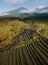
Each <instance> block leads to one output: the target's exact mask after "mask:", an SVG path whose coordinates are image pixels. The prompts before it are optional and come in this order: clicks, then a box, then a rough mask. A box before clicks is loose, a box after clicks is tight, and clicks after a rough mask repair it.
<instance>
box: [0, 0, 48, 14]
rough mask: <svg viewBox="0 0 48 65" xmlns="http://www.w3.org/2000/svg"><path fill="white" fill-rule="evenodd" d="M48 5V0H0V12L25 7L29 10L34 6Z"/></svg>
mask: <svg viewBox="0 0 48 65" xmlns="http://www.w3.org/2000/svg"><path fill="white" fill-rule="evenodd" d="M45 6H46V7H48V0H0V13H3V12H7V11H10V10H14V9H17V8H20V7H25V8H27V9H29V10H33V9H34V8H38V7H39V8H42V7H45Z"/></svg>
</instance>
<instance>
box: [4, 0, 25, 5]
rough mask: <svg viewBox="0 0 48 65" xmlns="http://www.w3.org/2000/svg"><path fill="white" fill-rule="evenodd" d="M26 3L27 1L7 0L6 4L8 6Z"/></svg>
mask: <svg viewBox="0 0 48 65" xmlns="http://www.w3.org/2000/svg"><path fill="white" fill-rule="evenodd" d="M25 1H26V0H5V2H7V3H8V4H22V3H24V2H25Z"/></svg>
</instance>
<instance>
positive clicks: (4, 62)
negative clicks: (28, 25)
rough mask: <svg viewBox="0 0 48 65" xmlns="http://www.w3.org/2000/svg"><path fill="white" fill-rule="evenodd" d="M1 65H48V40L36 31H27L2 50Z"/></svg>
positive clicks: (0, 49)
mask: <svg viewBox="0 0 48 65" xmlns="http://www.w3.org/2000/svg"><path fill="white" fill-rule="evenodd" d="M0 65H48V39H47V38H46V37H45V36H43V35H41V34H38V33H37V31H36V30H29V29H28V30H25V31H24V32H22V33H20V34H18V35H17V36H16V37H14V38H13V39H12V40H11V42H10V45H8V46H5V47H2V48H0Z"/></svg>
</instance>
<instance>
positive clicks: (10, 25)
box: [0, 20, 48, 47]
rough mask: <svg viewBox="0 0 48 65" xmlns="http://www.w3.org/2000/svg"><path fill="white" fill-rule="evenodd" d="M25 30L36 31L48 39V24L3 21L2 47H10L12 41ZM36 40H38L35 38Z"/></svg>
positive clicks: (1, 28)
mask: <svg viewBox="0 0 48 65" xmlns="http://www.w3.org/2000/svg"><path fill="white" fill-rule="evenodd" d="M24 29H30V30H32V29H33V30H34V29H35V30H36V31H37V32H38V33H39V34H42V35H44V36H46V37H48V23H47V24H46V23H40V22H35V23H31V22H30V23H25V22H23V21H18V20H13V21H8V20H7V21H1V22H0V47H3V46H5V45H9V43H10V41H11V40H12V39H13V38H14V37H15V36H17V35H19V34H20V33H22V32H23V31H24ZM34 38H36V37H35V36H34Z"/></svg>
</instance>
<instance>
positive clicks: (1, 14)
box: [0, 13, 9, 16]
mask: <svg viewBox="0 0 48 65" xmlns="http://www.w3.org/2000/svg"><path fill="white" fill-rule="evenodd" d="M4 15H9V13H0V16H4Z"/></svg>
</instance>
